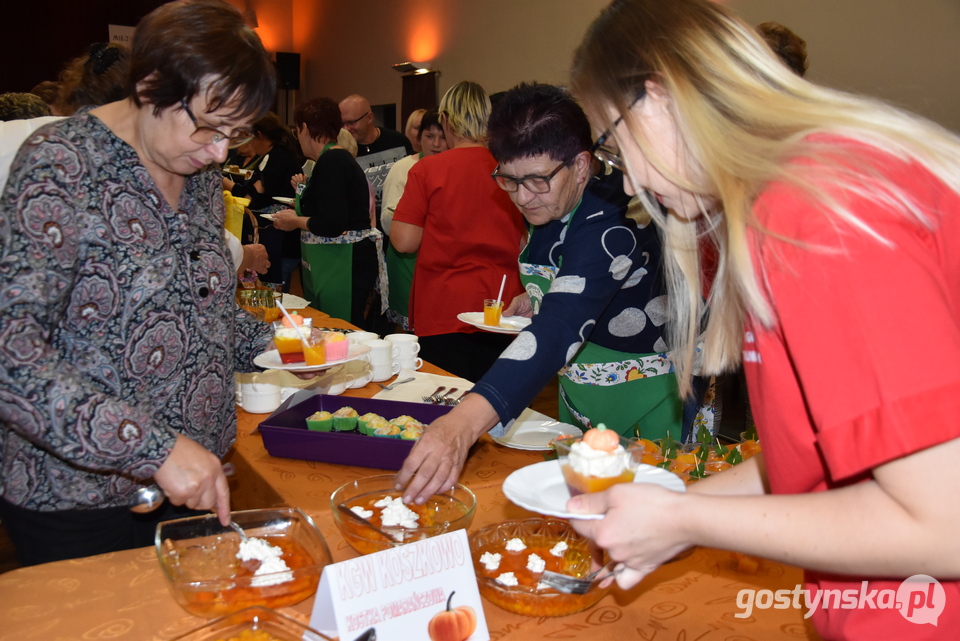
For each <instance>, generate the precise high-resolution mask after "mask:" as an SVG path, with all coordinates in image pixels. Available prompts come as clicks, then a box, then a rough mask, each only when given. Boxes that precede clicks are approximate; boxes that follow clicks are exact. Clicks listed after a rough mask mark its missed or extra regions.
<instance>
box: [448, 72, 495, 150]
mask: <svg viewBox="0 0 960 641" xmlns="http://www.w3.org/2000/svg"><path fill="white" fill-rule="evenodd" d="M438 111H439V112H440V113H441V114H445V115H446V116H447V125H448V126H449V127H450V128H451V129H452V130H453V133H455V134H456V135H458V136H460V137H461V138H469V139H470V140H472V141H474V142H485V141H486V138H487V118H489V117H490V98H489V97H488V96H487V92H486V91H484V90H483V87H481V86H480V85H478V84H477V83H475V82H469V81H467V80H463V81H461V82H458V83H457V84H455V85H453V86H452V87H450V88H449V89H447V92H446V93H445V94H443V98H442V99H441V100H440V107H439V109H438Z"/></svg>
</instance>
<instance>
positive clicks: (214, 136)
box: [180, 99, 254, 149]
mask: <svg viewBox="0 0 960 641" xmlns="http://www.w3.org/2000/svg"><path fill="white" fill-rule="evenodd" d="M180 106H181V107H183V110H184V111H186V112H187V115H188V116H190V120H191V122H193V126H194V127H196V129H194V131H193V133H192V134H190V140H192V141H193V142H195V143H197V144H198V145H217V144H220V143H221V142H223V141H224V140H226V141H228V143H227V146H228V147H229V148H230V149H236V148H237V147H239V146H240V145H243V144H246V143H248V142H250V141H251V140H253V137H254V133H253V132H252V131H249V130H247V129H234V131H233V135H230V136H228V135H227V134H225V133H223V132H222V131H220V130H219V129H214V128H213V127H205V126H203V125H201V124H200V123H199V121H198V120H197V117H196V116H194V115H193V111H191V110H190V105H188V104H187V101H186V100H185V99H181V100H180Z"/></svg>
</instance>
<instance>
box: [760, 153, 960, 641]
mask: <svg viewBox="0 0 960 641" xmlns="http://www.w3.org/2000/svg"><path fill="white" fill-rule="evenodd" d="M835 142H837V143H838V144H842V145H845V146H849V147H848V148H850V147H852V148H854V149H855V150H856V151H855V153H856V155H857V156H858V157H859V158H860V159H861V160H869V161H870V162H871V163H872V164H873V170H874V171H875V172H876V173H877V175H878V176H879V180H880V181H881V182H889V183H895V184H898V185H900V186H901V187H902V188H903V189H905V190H907V191H908V192H909V193H911V194H914V195H915V196H916V197H917V198H918V199H919V200H920V202H922V203H923V205H924V209H925V212H924V213H925V214H926V215H927V216H928V217H929V219H930V220H931V223H932V229H928V228H927V227H925V226H923V225H922V224H920V223H918V222H916V221H915V220H914V219H911V218H907V217H905V216H904V215H903V214H900V213H896V212H893V211H892V210H891V209H889V208H887V207H884V206H881V205H878V204H877V203H876V202H873V201H871V200H869V199H868V198H864V197H862V196H857V195H853V194H849V193H847V194H838V193H837V190H836V189H835V188H831V187H828V186H827V185H826V184H825V183H823V178H820V179H817V177H816V174H815V173H814V174H812V176H813V178H812V179H813V180H814V181H815V182H816V183H817V184H818V187H820V188H823V189H826V190H827V191H828V192H831V193H833V195H835V196H837V197H838V198H842V199H844V200H845V202H846V203H847V206H848V207H849V209H850V210H851V211H852V212H854V213H855V214H856V215H857V216H858V217H859V218H860V219H861V220H863V221H865V222H866V223H867V224H868V225H869V226H870V227H871V228H872V229H873V230H875V231H876V232H877V233H878V234H880V235H881V236H882V237H883V238H884V239H886V241H888V242H887V244H884V243H882V242H880V241H877V240H875V239H873V238H870V237H868V236H867V235H866V234H865V233H863V232H862V231H860V230H858V229H854V228H853V227H852V226H850V225H849V224H847V223H843V222H839V223H833V222H831V221H830V220H828V219H827V218H825V216H824V214H823V213H821V212H820V211H819V210H818V209H817V208H816V207H814V206H812V205H811V201H810V200H809V198H807V197H806V196H805V195H803V193H802V192H800V191H799V190H798V189H797V188H795V187H792V186H789V185H785V184H782V183H778V184H774V185H771V186H770V187H769V188H768V189H766V190H765V191H764V193H763V194H762V195H761V196H760V198H759V199H758V200H757V202H756V204H755V206H754V212H755V214H756V215H757V218H758V219H759V221H760V223H761V225H762V226H763V227H765V228H766V229H767V230H768V231H769V233H768V234H764V235H754V236H753V241H754V243H755V249H754V254H753V259H754V264H755V265H762V266H763V268H764V271H763V275H762V277H761V282H762V283H763V287H764V288H765V293H766V295H767V299H768V301H770V302H771V304H772V307H773V309H774V310H775V314H776V322H775V325H774V326H773V327H771V328H763V327H762V326H761V325H760V324H759V323H757V322H748V324H747V333H746V337H745V341H744V348H743V349H744V353H743V356H744V369H745V372H746V376H747V382H748V385H749V389H750V404H751V406H752V409H753V415H754V417H755V418H756V422H757V425H758V428H759V430H760V437H761V441H762V443H763V452H764V459H765V462H766V465H767V470H768V474H769V478H770V484H771V489H772V490H773V492H775V493H779V494H791V493H800V492H818V491H823V490H827V489H831V488H837V487H842V486H844V485H848V484H851V483H856V482H860V481H862V480H864V479H868V478H870V475H871V470H872V469H873V468H874V467H877V466H879V465H881V464H883V463H886V462H889V461H891V460H893V459H896V458H900V457H903V456H906V455H909V454H911V453H914V452H917V451H919V450H922V449H925V448H928V447H931V446H933V445H937V444H940V443H944V442H946V441H948V440H951V439H955V438H958V437H960V420H958V418H957V417H958V414H960V199H958V198H957V196H956V194H954V193H953V192H951V191H950V190H949V189H947V188H946V187H945V186H944V185H943V184H942V183H941V182H940V181H938V180H937V179H936V178H935V177H934V176H932V175H931V174H930V173H929V172H927V171H926V170H925V169H923V168H922V167H919V166H917V165H915V164H912V163H907V162H903V161H900V160H897V159H895V158H893V157H891V156H888V155H884V154H881V153H880V152H878V150H876V149H874V148H869V147H865V146H863V145H857V144H855V143H852V142H850V141H841V140H839V139H835ZM797 162H798V169H799V170H800V171H801V172H802V171H803V168H811V167H814V166H815V165H814V164H813V162H812V161H810V160H809V159H805V160H800V161H797ZM830 173H831V174H832V175H836V171H835V170H833V171H831V172H830ZM804 175H810V174H804ZM866 191H867V192H868V193H871V194H873V193H876V190H875V189H868V190H866ZM834 220H835V219H834ZM777 235H782V237H784V238H788V239H793V240H795V241H800V244H799V245H798V244H795V243H790V242H786V241H784V240H781V239H778V238H777V237H776V236H777ZM944 465H956V462H954V461H944ZM938 491H940V490H939V488H936V487H931V488H930V492H938ZM945 498H946V497H945ZM948 504H949V506H950V507H949V509H957V504H956V500H955V498H954V497H950V498H949V499H948V500H947V503H945V505H944V507H945V509H946V508H947V507H948ZM812 543H813V542H811V544H812ZM910 544H911V542H910V541H904V542H903V545H910ZM904 578H905V577H904ZM934 578H937V577H934ZM868 579H869V577H847V576H835V575H831V576H828V575H825V574H822V573H817V572H807V575H806V580H807V582H808V585H807V586H806V587H807V589H818V588H819V589H821V590H827V589H833V590H850V589H854V590H858V591H859V589H860V587H861V582H862V581H864V580H868ZM901 580H902V579H900V578H898V579H895V580H888V581H882V580H869V589H870V590H887V589H893V590H894V591H896V589H897V588H898V587H899V586H900V583H901ZM941 584H942V586H943V588H944V590H945V593H946V608H945V610H944V611H943V613H942V614H941V615H940V617H939V625H938V626H937V627H933V626H931V625H919V624H917V623H913V622H911V621H908V620H907V619H906V618H905V617H904V616H902V615H901V613H900V612H899V611H898V610H896V609H873V610H871V609H840V608H836V607H834V608H827V609H823V608H820V609H817V610H816V611H815V614H814V618H813V621H814V623H815V625H816V626H817V628H818V630H819V631H820V632H821V634H823V635H824V637H826V638H830V639H848V638H849V639H853V638H856V639H898V640H899V639H919V638H948V637H950V636H951V635H955V634H956V633H957V630H960V584H958V582H956V581H941ZM931 634H932V635H941V636H939V637H928V636H924V635H931ZM943 635H946V636H943Z"/></svg>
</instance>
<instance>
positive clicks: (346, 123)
mask: <svg viewBox="0 0 960 641" xmlns="http://www.w3.org/2000/svg"><path fill="white" fill-rule="evenodd" d="M369 114H370V112H369V111H368V112H366V113H365V114H363V115H362V116H360V117H359V118H354V119H353V120H344V121H343V126H344V127H352V126H354V125H355V124H357V123H358V122H360V121H361V120H363V119H364V118H366V117H367V116H368V115H369Z"/></svg>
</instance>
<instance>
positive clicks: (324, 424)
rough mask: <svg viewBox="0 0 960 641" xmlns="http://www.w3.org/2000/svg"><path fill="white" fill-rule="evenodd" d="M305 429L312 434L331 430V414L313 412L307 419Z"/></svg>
mask: <svg viewBox="0 0 960 641" xmlns="http://www.w3.org/2000/svg"><path fill="white" fill-rule="evenodd" d="M307 429H308V430H311V431H314V432H329V431H331V430H332V429H333V414H331V413H330V412H314V413H313V414H311V415H310V416H308V417H307Z"/></svg>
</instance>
